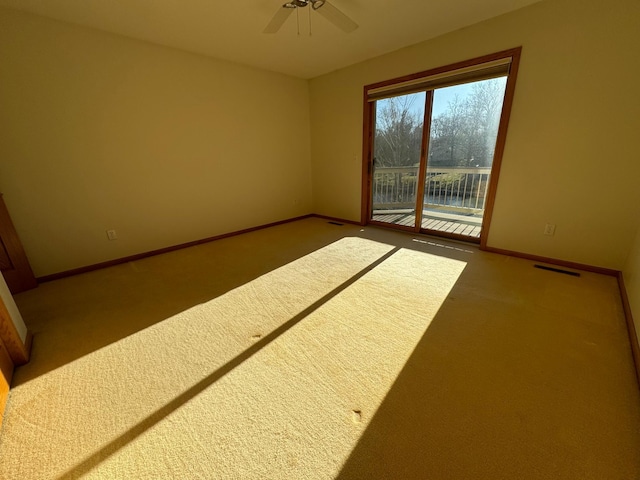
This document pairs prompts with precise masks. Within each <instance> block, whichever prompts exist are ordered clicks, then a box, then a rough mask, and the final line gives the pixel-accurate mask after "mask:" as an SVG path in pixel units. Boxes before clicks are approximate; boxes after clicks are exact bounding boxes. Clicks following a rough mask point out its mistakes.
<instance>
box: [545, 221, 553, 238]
mask: <svg viewBox="0 0 640 480" xmlns="http://www.w3.org/2000/svg"><path fill="white" fill-rule="evenodd" d="M554 233H556V226H555V225H553V224H552V223H547V224H546V225H545V226H544V234H545V235H553V234H554Z"/></svg>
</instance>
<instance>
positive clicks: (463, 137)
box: [422, 77, 506, 238]
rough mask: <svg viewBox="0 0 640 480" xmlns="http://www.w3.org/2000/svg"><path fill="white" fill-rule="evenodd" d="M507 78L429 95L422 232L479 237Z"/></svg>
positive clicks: (472, 83)
mask: <svg viewBox="0 0 640 480" xmlns="http://www.w3.org/2000/svg"><path fill="white" fill-rule="evenodd" d="M505 86H506V77H500V78H494V79H490V80H481V81H478V82H471V83H465V84H462V85H454V86H451V87H445V88H438V89H435V90H434V91H433V108H432V120H431V129H430V132H431V134H430V136H429V150H428V155H427V158H426V162H427V175H426V178H425V194H424V202H423V207H422V208H423V219H422V228H423V229H425V230H428V231H430V233H435V232H446V233H452V234H457V235H462V236H467V237H470V238H480V232H481V229H482V220H483V217H484V212H485V206H486V201H487V195H488V193H489V182H490V180H491V167H492V166H493V157H494V152H495V146H496V138H497V135H498V126H499V124H500V112H501V110H502V103H503V99H504V92H505Z"/></svg>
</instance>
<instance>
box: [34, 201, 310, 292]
mask: <svg viewBox="0 0 640 480" xmlns="http://www.w3.org/2000/svg"><path fill="white" fill-rule="evenodd" d="M313 216H314V215H313V214H311V213H310V214H308V215H302V216H300V217H295V218H288V219H286V220H280V221H277V222H272V223H267V224H265V225H258V226H257V227H251V228H245V229H243V230H237V231H235V232H229V233H223V234H221V235H214V236H213V237H207V238H203V239H201V240H194V241H192V242H187V243H181V244H179V245H173V246H170V247H165V248H159V249H157V250H151V251H149V252H142V253H137V254H135V255H129V256H127V257H121V258H116V259H114V260H108V261H106V262H100V263H94V264H92V265H87V266H84V267H79V268H73V269H71V270H65V271H63V272H58V273H52V274H50V275H44V276H42V277H38V278H37V279H36V280H37V281H38V282H41V283H42V282H50V281H52V280H58V279H60V278H65V277H72V276H74V275H79V274H81V273H87V272H92V271H94V270H100V269H101V268H106V267H113V266H114V265H120V264H122V263H127V262H133V261H136V260H141V259H143V258H147V257H153V256H154V255H161V254H163V253H169V252H173V251H175V250H180V249H183V248H188V247H193V246H196V245H202V244H203V243H209V242H213V241H215V240H221V239H223V238H229V237H234V236H236V235H242V234H243V233H249V232H255V231H256V230H262V229H264V228H269V227H275V226H277V225H282V224H285V223H290V222H295V221H297V220H303V219H305V218H309V217H313Z"/></svg>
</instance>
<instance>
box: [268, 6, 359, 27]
mask: <svg viewBox="0 0 640 480" xmlns="http://www.w3.org/2000/svg"><path fill="white" fill-rule="evenodd" d="M308 6H311V8H312V9H313V10H315V11H316V12H318V13H319V14H321V15H322V16H323V17H324V18H326V19H327V20H329V21H330V22H331V23H333V24H334V25H335V26H336V27H338V28H339V29H340V30H342V31H343V32H345V33H351V32H353V31H354V30H355V29H356V28H358V24H357V23H356V22H354V21H353V20H351V19H350V18H349V17H347V16H346V15H345V14H344V13H342V12H341V11H340V10H338V8H336V7H335V6H333V5H332V4H331V3H329V2H328V1H326V0H291V1H289V2H287V3H285V4H284V5H282V7H280V8H279V9H278V11H277V12H276V14H275V15H274V16H273V18H272V19H271V21H270V22H269V24H268V25H267V26H266V28H265V29H264V30H263V31H262V33H276V32H277V31H278V30H280V27H282V25H284V22H285V21H286V20H287V18H289V15H291V14H292V13H293V11H294V10H296V9H298V8H304V7H308Z"/></svg>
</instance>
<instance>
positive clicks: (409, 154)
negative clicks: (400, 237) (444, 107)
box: [371, 92, 426, 227]
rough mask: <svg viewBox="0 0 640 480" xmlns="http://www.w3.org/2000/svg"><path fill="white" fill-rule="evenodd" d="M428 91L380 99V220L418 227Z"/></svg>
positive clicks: (376, 150)
mask: <svg viewBox="0 0 640 480" xmlns="http://www.w3.org/2000/svg"><path fill="white" fill-rule="evenodd" d="M425 99H426V93H425V92H419V93H413V94H410V95H402V96H398V97H392V98H385V99H383V100H378V101H376V105H375V112H376V115H375V125H374V137H373V172H372V173H373V175H372V179H371V194H372V195H371V197H372V213H371V220H373V221H376V222H383V223H390V224H395V225H403V226H406V227H415V225H416V204H417V203H418V202H417V191H418V171H419V168H420V150H421V146H422V130H423V127H424V108H425Z"/></svg>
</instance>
